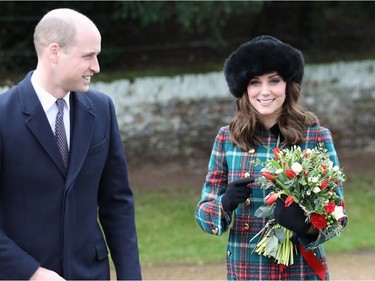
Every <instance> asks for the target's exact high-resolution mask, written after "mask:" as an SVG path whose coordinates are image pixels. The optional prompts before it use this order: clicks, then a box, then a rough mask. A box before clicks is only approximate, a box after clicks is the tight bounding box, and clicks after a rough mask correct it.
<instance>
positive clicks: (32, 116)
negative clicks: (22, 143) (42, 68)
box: [19, 73, 66, 175]
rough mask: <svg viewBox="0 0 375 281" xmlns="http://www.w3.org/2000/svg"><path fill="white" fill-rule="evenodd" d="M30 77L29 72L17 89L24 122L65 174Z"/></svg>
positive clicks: (52, 135)
mask: <svg viewBox="0 0 375 281" xmlns="http://www.w3.org/2000/svg"><path fill="white" fill-rule="evenodd" d="M30 78H31V73H29V74H28V75H27V76H26V78H25V79H24V80H23V81H22V82H21V83H20V91H19V95H20V101H21V104H22V109H23V113H24V114H25V116H26V119H25V124H26V126H27V127H28V128H29V130H30V132H31V133H32V134H33V135H34V137H35V138H36V139H37V141H38V142H39V143H40V145H41V146H42V147H43V149H44V150H45V151H46V153H47V154H48V155H49V156H50V158H51V159H52V161H53V163H54V164H55V165H56V166H57V167H58V168H59V169H60V171H61V172H62V174H63V175H66V172H65V168H64V163H63V161H62V158H61V155H60V152H59V150H58V147H57V145H56V140H55V136H54V134H53V131H52V129H51V126H50V124H49V123H48V119H47V116H46V114H45V112H44V110H43V107H42V105H41V103H40V101H39V99H38V96H37V95H36V93H35V90H34V88H33V86H32V84H31V81H30Z"/></svg>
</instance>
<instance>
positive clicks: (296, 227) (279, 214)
mask: <svg viewBox="0 0 375 281" xmlns="http://www.w3.org/2000/svg"><path fill="white" fill-rule="evenodd" d="M286 198H287V196H286V195H285V194H282V195H281V198H278V199H277V200H276V207H275V210H274V216H275V221H276V222H277V223H278V224H280V225H282V226H284V227H286V228H287V229H289V230H292V231H294V232H297V233H298V234H306V233H307V232H308V231H309V229H310V227H311V224H310V223H306V216H305V213H304V211H303V210H302V208H301V207H300V206H299V205H298V204H297V203H296V202H293V203H292V204H291V205H290V206H289V207H285V202H284V201H285V199H286Z"/></svg>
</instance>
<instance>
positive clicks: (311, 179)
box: [309, 177, 319, 183]
mask: <svg viewBox="0 0 375 281" xmlns="http://www.w3.org/2000/svg"><path fill="white" fill-rule="evenodd" d="M318 181H319V177H312V178H309V182H313V183H317V182H318Z"/></svg>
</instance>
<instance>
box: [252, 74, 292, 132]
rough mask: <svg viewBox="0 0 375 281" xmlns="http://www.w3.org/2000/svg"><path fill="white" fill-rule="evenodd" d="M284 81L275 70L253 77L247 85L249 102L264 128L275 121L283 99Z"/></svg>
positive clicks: (269, 126) (270, 125)
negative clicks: (257, 113) (258, 115)
mask: <svg viewBox="0 0 375 281" xmlns="http://www.w3.org/2000/svg"><path fill="white" fill-rule="evenodd" d="M285 92H286V82H285V81H284V80H283V78H281V76H280V75H278V74H277V73H276V72H272V73H267V74H263V75H260V76H255V77H253V78H252V79H251V80H250V81H249V84H248V85H247V95H248V97H249V100H250V104H251V105H252V106H253V107H254V108H255V109H256V110H257V111H258V112H259V114H260V116H261V120H260V121H261V122H262V123H263V125H264V126H265V127H266V128H271V127H272V126H273V125H274V124H276V123H277V120H278V118H279V116H280V113H281V110H282V106H283V104H284V101H285Z"/></svg>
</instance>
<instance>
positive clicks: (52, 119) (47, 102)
mask: <svg viewBox="0 0 375 281" xmlns="http://www.w3.org/2000/svg"><path fill="white" fill-rule="evenodd" d="M31 83H32V85H33V87H34V89H35V92H36V94H37V96H38V98H39V101H40V103H41V104H42V107H43V109H44V112H45V113H46V116H47V119H48V122H49V124H50V125H51V129H52V132H53V133H54V134H55V123H56V115H57V111H58V109H57V104H56V100H57V98H55V97H54V96H53V95H51V94H50V93H48V92H47V91H45V90H44V89H43V88H42V87H40V85H39V84H38V82H37V81H36V80H35V79H34V76H31ZM69 98H70V92H68V93H67V94H66V95H65V97H64V100H65V106H64V126H65V133H66V138H67V141H68V148H70V114H69V112H70V103H69Z"/></svg>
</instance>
